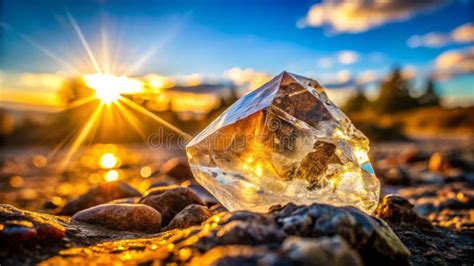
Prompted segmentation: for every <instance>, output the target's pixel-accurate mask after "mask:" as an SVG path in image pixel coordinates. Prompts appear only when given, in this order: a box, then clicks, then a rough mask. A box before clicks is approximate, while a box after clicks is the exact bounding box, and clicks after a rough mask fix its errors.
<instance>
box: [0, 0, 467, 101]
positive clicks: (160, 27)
mask: <svg viewBox="0 0 474 266" xmlns="http://www.w3.org/2000/svg"><path fill="white" fill-rule="evenodd" d="M0 3H2V7H1V16H0V30H1V32H0V34H1V35H0V40H1V46H0V71H1V72H0V82H1V83H0V85H1V86H2V89H4V90H5V91H8V92H9V93H12V91H13V92H15V91H16V90H18V91H21V90H24V89H25V86H24V83H21V84H20V83H19V82H18V80H19V79H21V78H23V75H24V74H25V73H29V75H35V74H40V73H41V74H42V75H44V74H53V75H58V76H72V75H77V74H78V72H79V73H82V74H86V73H94V72H95V70H94V63H93V60H92V61H91V60H90V55H89V52H88V51H87V49H84V46H83V43H81V40H80V36H84V38H85V41H87V43H88V44H89V47H90V52H91V53H93V54H94V55H95V57H96V61H97V64H98V65H100V67H101V68H102V69H103V70H104V71H106V69H108V71H109V72H112V73H113V74H127V75H134V76H143V75H146V74H149V73H156V74H159V75H163V76H171V77H174V78H178V79H179V78H184V79H185V78H189V77H190V75H192V76H191V77H194V78H196V77H198V78H200V79H201V80H204V81H216V80H221V79H231V80H233V81H234V82H236V83H237V84H243V83H251V82H252V80H253V79H259V78H260V79H262V78H265V77H269V76H273V75H276V74H278V73H279V72H281V71H283V70H288V71H290V72H294V73H298V74H301V75H306V76H309V77H312V78H316V79H317V80H319V81H320V82H321V83H323V84H326V85H327V86H328V87H331V88H338V89H340V90H344V89H349V88H354V87H355V86H356V85H364V86H365V87H366V89H367V92H368V93H369V94H371V93H373V92H374V91H373V90H374V88H375V87H376V85H375V84H377V82H379V81H380V80H381V79H382V78H383V77H384V76H385V75H386V74H387V72H388V71H390V69H392V68H394V67H395V66H400V67H402V68H403V73H404V75H406V76H407V77H415V79H414V84H415V85H416V86H417V87H422V86H423V84H424V80H425V78H426V77H427V76H430V75H431V76H434V77H435V78H436V79H437V80H438V89H439V92H440V93H441V94H442V95H443V96H445V102H446V103H448V104H449V105H458V104H459V105H466V104H472V103H474V85H473V84H474V73H473V72H474V43H473V42H474V24H473V23H472V22H471V21H472V20H473V18H474V2H473V1H469V0H464V1H461V0H459V1H456V0H452V1H443V0H424V1H409V0H396V1H395V0H394V1H392V2H388V1H376V0H372V1H356V0H353V1H346V2H342V1H323V2H318V1H250V0H248V1H227V2H225V1H217V0H216V1H125V0H117V1H111V0H95V1H92V0H89V1H86V0H83V1H56V0H50V1H25V0H3V1H1V2H0ZM75 25H77V26H78V27H79V28H80V34H78V30H77V28H76V29H75V28H74V26H75ZM43 78H44V76H43ZM33 87H34V86H33ZM46 87H47V86H44V88H38V90H42V91H41V92H42V93H43V92H44V90H47V89H48V88H46ZM29 90H32V88H29ZM4 97H5V96H4ZM0 100H1V98H0Z"/></svg>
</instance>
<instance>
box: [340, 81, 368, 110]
mask: <svg viewBox="0 0 474 266" xmlns="http://www.w3.org/2000/svg"><path fill="white" fill-rule="evenodd" d="M369 104H370V102H369V100H368V99H367V97H366V96H365V94H364V92H363V91H362V88H361V87H358V88H357V93H356V94H355V95H354V96H353V97H352V98H350V99H349V100H347V102H346V104H345V105H344V107H343V109H344V111H345V112H347V113H357V112H361V111H363V110H364V109H365V108H367V106H368V105H369Z"/></svg>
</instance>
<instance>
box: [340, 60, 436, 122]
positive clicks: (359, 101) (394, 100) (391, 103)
mask: <svg viewBox="0 0 474 266" xmlns="http://www.w3.org/2000/svg"><path fill="white" fill-rule="evenodd" d="M425 86H426V87H425V89H424V92H423V94H422V95H420V96H418V97H415V96H412V94H411V92H413V88H412V85H411V83H410V81H409V80H408V79H406V78H404V77H403V76H402V73H401V71H400V69H399V68H397V69H394V70H393V71H392V72H391V73H390V74H389V76H388V77H387V78H386V79H385V80H384V81H383V82H382V84H381V85H380V88H379V95H378V97H377V98H376V99H375V100H373V101H370V100H369V99H367V97H366V95H365V94H364V92H363V90H362V88H361V87H358V88H357V92H356V94H355V95H354V96H353V97H352V98H350V99H349V100H348V101H347V102H346V104H345V106H344V107H343V109H344V111H345V112H347V113H358V112H363V111H366V110H367V109H372V110H373V111H375V112H377V113H380V114H389V113H396V112H400V111H405V110H409V109H414V108H420V107H428V106H439V105H440V98H439V96H438V95H437V93H436V90H435V83H434V81H433V80H432V79H428V80H427V82H426V85H425Z"/></svg>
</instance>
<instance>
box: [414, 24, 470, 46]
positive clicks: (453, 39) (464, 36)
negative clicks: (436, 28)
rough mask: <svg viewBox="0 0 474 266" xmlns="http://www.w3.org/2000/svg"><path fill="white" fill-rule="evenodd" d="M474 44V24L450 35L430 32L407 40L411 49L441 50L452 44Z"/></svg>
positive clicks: (456, 30)
mask: <svg viewBox="0 0 474 266" xmlns="http://www.w3.org/2000/svg"><path fill="white" fill-rule="evenodd" d="M469 42H474V23H466V24H463V25H461V26H459V27H457V28H455V29H453V30H452V31H451V32H449V33H439V32H430V33H427V34H424V35H413V36H411V37H410V38H409V39H408V40H407V45H408V46H409V47H411V48H416V47H430V48H439V47H443V46H446V45H448V44H452V43H469Z"/></svg>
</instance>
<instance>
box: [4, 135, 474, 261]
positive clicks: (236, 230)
mask: <svg viewBox="0 0 474 266" xmlns="http://www.w3.org/2000/svg"><path fill="white" fill-rule="evenodd" d="M437 143H438V144H439V143H440V142H437ZM95 148H97V147H95ZM109 148H110V147H109ZM100 149H101V151H102V152H103V149H104V147H100ZM121 149H125V148H124V147H118V148H115V154H116V155H117V157H119V159H120V165H119V166H117V169H116V170H117V171H119V179H120V181H113V182H101V181H100V180H99V179H100V177H101V176H102V175H103V176H105V177H106V176H107V173H108V172H107V171H110V170H105V169H100V167H99V168H98V169H96V168H94V167H89V166H88V164H87V163H84V162H87V160H86V159H84V158H82V159H80V160H78V161H80V162H82V163H81V165H75V166H74V167H71V168H70V169H69V170H68V171H67V172H66V174H64V175H60V176H58V175H55V174H53V171H52V169H54V168H55V167H56V165H55V164H54V162H52V161H49V160H48V161H47V163H41V162H39V161H41V160H38V159H36V161H35V158H38V155H33V156H30V157H33V158H30V157H22V156H20V155H14V154H13V155H12V156H10V157H5V158H2V171H1V176H0V190H1V192H0V200H1V201H0V202H2V203H5V204H2V205H0V264H1V265H18V264H37V263H40V264H45V265H49V264H51V265H63V264H64V265H66V264H85V263H88V264H90V263H96V264H111V263H115V264H157V265H162V264H170V265H181V264H190V265H239V266H243V265H363V264H380V263H386V264H387V265H388V264H390V265H391V264H396V265H406V264H415V265H424V264H435V265H450V264H456V265H458V264H463V265H472V264H473V263H474V256H472V254H474V238H473V236H474V234H473V232H474V189H473V187H474V164H473V162H474V153H473V150H472V149H473V148H472V143H467V142H457V143H456V145H453V144H452V143H448V144H446V145H432V144H430V143H418V142H417V143H403V144H400V143H398V144H379V145H375V146H374V148H373V153H372V161H373V162H374V167H375V168H376V172H377V174H378V176H379V178H380V179H381V180H382V183H383V186H382V189H383V194H384V196H383V198H382V199H381V201H380V204H379V207H378V208H377V210H376V212H375V213H374V214H373V215H372V216H369V215H367V214H365V213H363V212H361V211H359V210H357V209H355V208H352V207H339V208H338V207H333V206H328V205H322V204H317V203H315V204H313V205H311V206H295V205H293V204H288V205H286V206H274V207H272V208H271V209H270V210H269V212H268V213H266V214H256V213H252V212H235V213H229V212H227V211H226V210H225V209H224V208H223V207H222V206H221V205H220V204H219V203H217V202H216V200H215V199H214V198H213V197H212V196H211V195H210V194H208V193H207V192H206V191H205V190H204V189H203V188H202V187H200V186H199V185H198V184H196V183H194V181H193V179H192V176H191V175H190V172H189V169H188V168H187V165H186V164H185V162H184V161H183V160H182V159H179V158H175V155H174V154H173V153H171V154H169V155H168V156H165V157H160V158H156V157H153V156H156V155H151V156H150V157H146V156H145V155H144V153H140V152H139V153H137V152H133V151H134V150H133V149H132V150H130V149H128V150H127V151H121ZM20 154H22V153H20ZM85 154H86V155H85V156H89V157H91V158H94V157H93V156H94V152H90V153H89V155H87V154H88V153H87V152H86V153H85ZM91 154H92V155H91ZM98 154H99V156H100V152H99V153H98ZM136 154H139V155H136ZM176 154H179V152H177V153H176ZM170 157H172V158H173V159H171V160H168V159H169V158H170ZM96 159H97V158H96ZM147 163H148V164H147ZM143 165H147V166H146V167H148V168H147V169H144V167H143ZM145 170H146V171H145ZM93 177H94V178H93ZM395 194H396V195H395ZM7 204H8V205H7ZM14 206H15V207H14Z"/></svg>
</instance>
